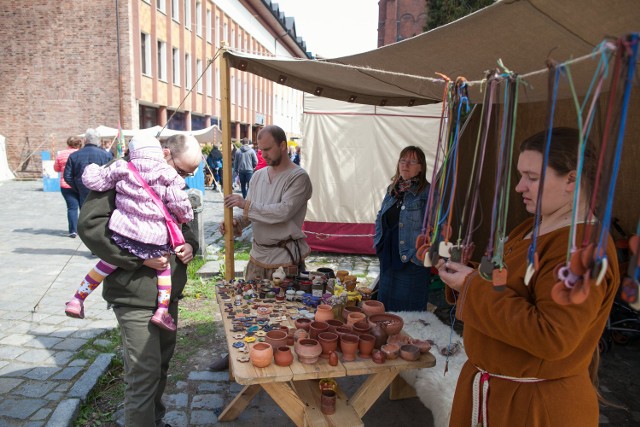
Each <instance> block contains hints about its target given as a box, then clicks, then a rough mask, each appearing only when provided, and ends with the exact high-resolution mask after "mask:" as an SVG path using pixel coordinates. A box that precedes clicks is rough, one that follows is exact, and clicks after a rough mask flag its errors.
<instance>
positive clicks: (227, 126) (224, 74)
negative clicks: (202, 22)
mask: <svg viewBox="0 0 640 427" xmlns="http://www.w3.org/2000/svg"><path fill="white" fill-rule="evenodd" d="M226 50H227V49H226V46H224V45H223V48H222V54H221V55H220V92H221V95H222V96H221V98H222V99H221V101H220V110H221V111H220V123H221V125H222V157H223V159H224V160H223V161H224V167H223V168H222V175H223V179H222V191H223V193H224V195H225V196H226V195H228V194H231V193H232V192H233V179H232V178H231V170H232V167H231V163H232V159H231V84H230V77H229V74H230V70H229V61H227V57H226V56H225V52H226ZM224 229H225V233H224V268H225V270H224V277H225V279H227V280H231V279H233V278H234V277H235V275H236V267H235V260H234V249H233V237H234V236H233V208H225V209H224Z"/></svg>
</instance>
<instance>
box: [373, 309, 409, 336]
mask: <svg viewBox="0 0 640 427" xmlns="http://www.w3.org/2000/svg"><path fill="white" fill-rule="evenodd" d="M378 322H384V323H385V324H386V325H387V333H388V334H389V335H395V334H398V333H400V331H401V330H402V327H403V326H404V320H402V317H400V316H398V315H397V314H392V313H382V314H374V315H372V316H371V317H369V323H370V324H371V327H374V326H375V324H376V323H378Z"/></svg>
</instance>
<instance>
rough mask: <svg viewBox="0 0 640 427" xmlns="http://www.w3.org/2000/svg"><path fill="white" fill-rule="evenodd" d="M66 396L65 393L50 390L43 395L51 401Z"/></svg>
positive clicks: (57, 400)
mask: <svg viewBox="0 0 640 427" xmlns="http://www.w3.org/2000/svg"><path fill="white" fill-rule="evenodd" d="M65 396H66V393H58V392H51V393H48V394H46V395H45V396H44V398H45V399H47V400H50V401H52V402H59V401H61V400H62V399H64V397H65Z"/></svg>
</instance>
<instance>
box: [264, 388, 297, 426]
mask: <svg viewBox="0 0 640 427" xmlns="http://www.w3.org/2000/svg"><path fill="white" fill-rule="evenodd" d="M260 386H262V388H263V389H264V391H266V392H267V393H268V394H269V396H271V398H272V399H273V400H274V402H276V403H277V404H278V406H279V407H280V408H281V409H282V410H283V411H284V412H285V414H287V415H288V416H289V418H291V421H293V422H294V424H295V425H297V426H301V425H304V409H305V406H306V405H305V404H304V402H302V400H300V397H298V393H296V391H295V390H294V389H293V388H292V387H291V385H290V384H289V383H276V382H272V383H264V384H260Z"/></svg>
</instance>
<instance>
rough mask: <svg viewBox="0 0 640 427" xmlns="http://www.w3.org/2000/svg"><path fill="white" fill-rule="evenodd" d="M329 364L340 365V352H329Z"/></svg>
mask: <svg viewBox="0 0 640 427" xmlns="http://www.w3.org/2000/svg"><path fill="white" fill-rule="evenodd" d="M329 365H331V366H338V353H336V352H335V351H332V352H331V353H329Z"/></svg>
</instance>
